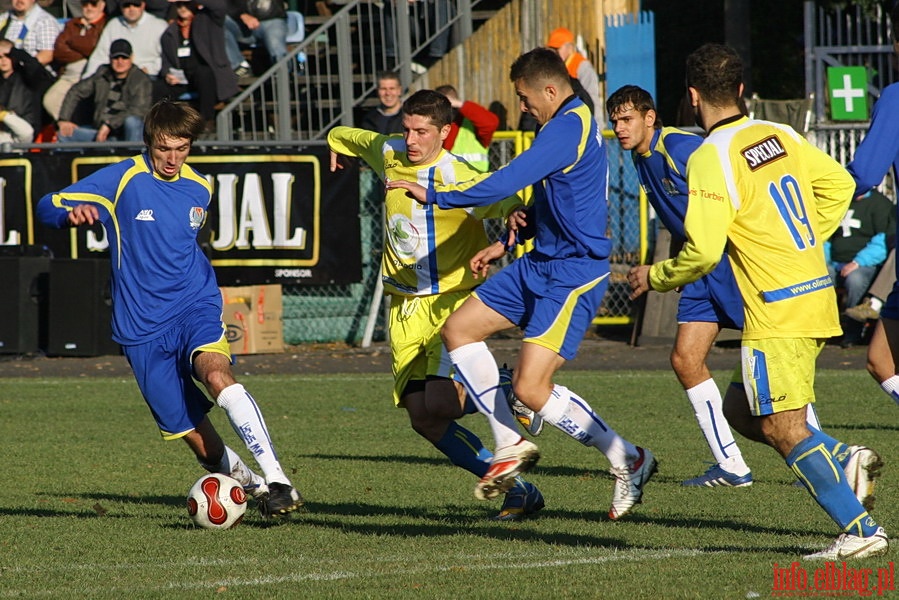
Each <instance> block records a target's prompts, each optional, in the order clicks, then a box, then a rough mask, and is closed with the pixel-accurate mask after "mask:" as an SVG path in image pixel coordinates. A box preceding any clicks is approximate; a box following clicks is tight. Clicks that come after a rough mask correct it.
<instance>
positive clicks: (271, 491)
mask: <svg viewBox="0 0 899 600" xmlns="http://www.w3.org/2000/svg"><path fill="white" fill-rule="evenodd" d="M257 500H258V503H259V512H260V513H261V514H262V516H263V517H265V518H269V517H280V516H284V515H286V514H287V513H289V512H292V511H295V510H297V509H298V508H300V507H301V506H303V504H304V500H303V497H302V496H301V495H300V492H299V491H297V489H296V488H294V487H293V486H291V485H290V484H288V483H279V482H273V483H270V484H268V494H267V495H266V496H264V497H260V498H257Z"/></svg>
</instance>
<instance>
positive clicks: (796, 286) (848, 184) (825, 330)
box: [628, 44, 889, 560]
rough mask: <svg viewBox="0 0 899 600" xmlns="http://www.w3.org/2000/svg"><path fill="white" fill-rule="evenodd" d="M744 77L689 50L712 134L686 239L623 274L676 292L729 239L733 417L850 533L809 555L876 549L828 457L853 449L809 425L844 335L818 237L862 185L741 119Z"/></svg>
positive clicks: (773, 131)
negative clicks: (738, 323)
mask: <svg viewBox="0 0 899 600" xmlns="http://www.w3.org/2000/svg"><path fill="white" fill-rule="evenodd" d="M742 74H743V64H742V61H741V60H740V57H739V56H738V55H737V54H736V52H734V50H733V49H731V48H729V47H727V46H722V45H720V44H706V45H704V46H702V47H701V48H699V49H698V50H696V51H695V52H693V53H692V54H691V55H690V56H689V57H688V59H687V87H688V91H689V97H690V101H691V104H692V106H693V110H694V112H695V114H696V118H697V122H698V123H699V124H700V125H701V126H702V128H703V129H704V130H705V131H706V132H708V137H706V139H705V141H704V142H703V143H702V145H701V146H700V147H699V148H698V149H697V150H696V151H695V152H694V153H693V155H692V156H691V157H690V159H689V161H688V163H687V184H688V187H689V193H690V202H689V204H688V207H687V215H686V220H685V222H684V226H685V230H686V234H687V242H686V244H685V245H684V247H683V249H682V250H681V252H680V253H679V254H678V255H677V256H676V257H675V258H672V259H669V260H666V261H662V262H659V263H656V264H655V265H652V266H651V267H649V266H639V267H634V268H633V269H632V270H631V271H630V273H629V274H628V280H629V283H630V285H631V287H632V288H633V297H636V296H639V295H640V294H642V293H643V292H646V291H647V290H649V289H650V287H651V288H652V289H654V290H657V291H660V292H665V291H669V290H673V289H674V288H676V287H678V286H681V285H684V284H686V283H689V282H691V281H695V280H696V279H698V278H699V277H701V276H702V275H704V274H706V273H708V272H710V271H711V270H712V269H713V268H714V267H715V265H716V264H717V262H718V261H719V260H720V259H721V255H722V252H723V250H724V248H725V245H727V246H728V256H729V258H730V260H731V262H732V263H733V270H734V275H735V277H736V279H737V284H738V286H739V287H740V291H741V293H742V295H743V300H744V303H745V316H746V319H745V327H744V329H743V342H742V351H741V353H742V372H741V371H740V370H738V371H737V372H736V373H735V377H734V382H733V383H732V385H731V387H730V388H729V389H728V391H727V394H726V396H725V398H724V410H725V414H726V416H727V419H728V421H729V422H730V423H731V425H732V426H733V427H734V428H735V429H736V430H737V431H739V432H740V433H741V434H743V435H744V436H746V437H748V438H750V439H752V440H755V441H758V442H762V443H765V444H768V445H770V446H771V447H773V448H774V449H775V450H777V452H778V453H780V455H781V456H783V458H784V459H785V461H786V463H787V465H788V466H789V467H790V468H791V469H792V470H793V471H794V472H795V474H796V475H797V476H798V478H799V480H800V481H802V482H803V483H804V484H805V486H806V488H807V489H808V491H809V493H811V495H812V497H813V498H814V499H815V501H817V502H818V504H819V505H820V506H821V507H822V508H823V509H824V510H825V511H826V512H827V514H828V515H829V516H830V517H831V518H832V519H833V520H834V521H835V522H836V523H837V524H838V525H839V526H840V529H841V530H842V531H843V533H841V534H840V536H839V537H837V539H836V541H835V542H834V543H833V544H831V545H830V546H829V547H828V548H826V549H825V550H823V551H821V552H817V553H814V554H810V555H808V556H806V557H805V558H807V559H812V560H844V559H847V558H863V557H868V556H877V555H880V554H883V553H885V552H886V551H887V549H888V547H889V542H888V540H887V536H886V533H885V532H884V530H883V528H882V527H879V526H878V525H877V523H876V522H875V521H874V519H872V518H871V516H870V515H869V514H868V512H867V511H866V510H865V508H864V507H863V506H862V504H861V503H860V502H859V500H858V498H856V496H855V494H854V493H853V491H852V489H851V488H850V486H849V484H848V482H847V479H846V475H845V474H844V472H843V469H842V468H840V465H839V464H837V463H838V460H837V459H835V458H834V456H832V454H831V453H832V452H833V454H834V455H839V454H843V453H845V454H849V448H848V447H845V446H843V445H842V444H841V443H840V442H838V441H837V440H835V439H833V438H831V437H830V436H828V435H826V434H824V433H822V432H821V431H818V430H817V429H812V428H810V427H808V426H807V425H806V405H807V404H808V403H810V402H814V401H815V394H814V389H813V386H814V379H815V360H816V358H817V356H818V354H819V353H820V351H821V349H822V348H823V347H824V343H825V341H826V339H827V338H829V337H832V336H834V335H839V334H840V326H839V316H838V313H837V302H836V295H835V294H834V290H833V281H832V280H831V279H830V277H829V276H828V274H827V265H826V263H825V260H824V252H823V244H824V241H825V240H827V238H828V237H830V234H831V233H833V231H834V230H835V229H836V227H837V226H838V225H839V222H840V219H841V218H842V216H843V214H844V213H845V212H846V208H847V207H848V205H849V202H850V201H851V199H852V195H853V191H854V189H855V184H854V182H853V181H852V178H851V177H850V176H849V174H848V172H846V170H845V169H843V168H842V167H841V166H840V165H839V164H838V163H837V162H836V161H834V160H833V159H832V158H830V157H829V156H828V155H826V154H825V153H824V152H822V151H820V150H818V149H817V148H815V147H814V146H812V145H811V144H809V143H808V142H807V141H806V140H805V139H804V138H803V137H802V136H800V135H798V134H797V133H796V132H795V131H793V130H792V129H791V128H790V127H787V126H785V125H778V124H776V123H769V122H765V121H755V120H752V119H748V118H747V117H745V116H743V115H742V114H741V112H740V102H742V100H741V96H742V93H743V84H742ZM741 381H742V385H740V383H741ZM840 447H843V448H845V452H840ZM835 449H836V451H834V450H835Z"/></svg>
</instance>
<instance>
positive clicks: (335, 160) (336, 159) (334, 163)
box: [331, 150, 343, 173]
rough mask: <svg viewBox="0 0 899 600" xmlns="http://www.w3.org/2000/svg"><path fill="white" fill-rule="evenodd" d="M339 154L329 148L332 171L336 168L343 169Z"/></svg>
mask: <svg viewBox="0 0 899 600" xmlns="http://www.w3.org/2000/svg"><path fill="white" fill-rule="evenodd" d="M340 156H341V155H340V154H337V153H336V152H334V151H333V150H331V172H332V173H334V172H336V171H337V170H338V169H340V170H343V164H341V162H340Z"/></svg>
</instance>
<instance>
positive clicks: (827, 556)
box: [802, 527, 890, 561]
mask: <svg viewBox="0 0 899 600" xmlns="http://www.w3.org/2000/svg"><path fill="white" fill-rule="evenodd" d="M889 549H890V540H889V539H887V534H886V532H885V531H884V530H883V527H878V528H877V531H876V532H874V535H872V536H871V537H859V536H857V535H850V534H848V533H841V534H840V535H839V536H837V539H836V540H835V541H834V543H832V544H831V545H830V546H828V547H827V548H825V549H824V550H822V551H821V552H815V553H814V554H806V555H805V556H803V557H802V558H804V559H805V560H828V561H836V560H846V559H849V558H869V557H871V556H880V555H881V554H886V553H887V550H889Z"/></svg>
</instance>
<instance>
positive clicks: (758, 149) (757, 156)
mask: <svg viewBox="0 0 899 600" xmlns="http://www.w3.org/2000/svg"><path fill="white" fill-rule="evenodd" d="M740 154H742V155H743V158H745V159H746V164H747V165H749V170H750V171H755V170H756V169H759V168H761V167H764V166H765V165H767V164H768V163H771V162H774V161H775V160H777V159H779V158H783V157H784V156H786V155H787V151H786V150H785V149H784V147H783V144H781V143H780V140H779V139H777V136H776V135H772V136H770V137H766V138H765V139H763V140H762V141H760V142H758V143H756V144H753V145H752V146H749V147H748V148H744V149H743V150H741V151H740Z"/></svg>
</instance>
